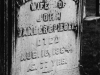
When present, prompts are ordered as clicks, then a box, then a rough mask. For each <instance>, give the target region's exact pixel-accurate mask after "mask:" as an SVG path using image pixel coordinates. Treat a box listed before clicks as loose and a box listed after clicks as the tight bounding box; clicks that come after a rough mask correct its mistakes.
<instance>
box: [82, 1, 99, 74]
mask: <svg viewBox="0 0 100 75" xmlns="http://www.w3.org/2000/svg"><path fill="white" fill-rule="evenodd" d="M84 1H85V6H86V17H88V18H89V17H91V16H92V18H95V17H100V8H99V7H100V0H84ZM97 4H98V5H97ZM81 46H82V54H81V67H80V70H81V75H100V18H99V19H92V20H86V19H84V20H83V32H82V36H81Z"/></svg>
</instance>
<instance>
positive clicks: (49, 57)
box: [15, 0, 79, 75]
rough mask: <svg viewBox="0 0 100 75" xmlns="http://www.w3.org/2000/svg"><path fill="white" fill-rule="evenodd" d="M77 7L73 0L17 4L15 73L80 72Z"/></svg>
mask: <svg viewBox="0 0 100 75" xmlns="http://www.w3.org/2000/svg"><path fill="white" fill-rule="evenodd" d="M44 6H45V7H44ZM76 10H77V6H76V4H75V2H74V1H73V0H46V2H43V1H42V0H32V1H29V2H27V3H25V4H24V5H22V6H21V7H20V9H19V11H18V25H17V28H18V33H19V34H18V37H17V43H16V59H15V60H16V62H15V67H16V69H15V71H16V72H15V73H16V75H66V74H67V75H78V74H79V72H78V69H74V68H76V67H78V64H79V62H78V61H79V56H78V55H79V48H78V42H77V37H78V36H77V34H78V33H77V32H76V31H77V30H78V25H77V20H76V16H77V13H76V12H77V11H76ZM73 69H74V70H73ZM73 73H74V74H73Z"/></svg>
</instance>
